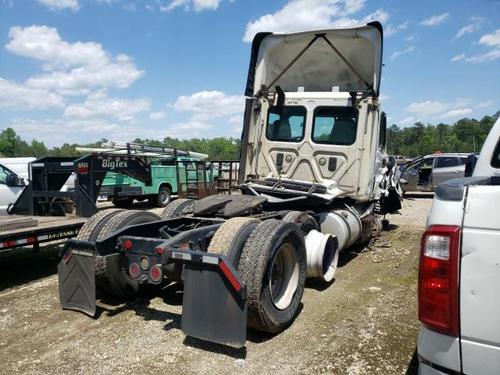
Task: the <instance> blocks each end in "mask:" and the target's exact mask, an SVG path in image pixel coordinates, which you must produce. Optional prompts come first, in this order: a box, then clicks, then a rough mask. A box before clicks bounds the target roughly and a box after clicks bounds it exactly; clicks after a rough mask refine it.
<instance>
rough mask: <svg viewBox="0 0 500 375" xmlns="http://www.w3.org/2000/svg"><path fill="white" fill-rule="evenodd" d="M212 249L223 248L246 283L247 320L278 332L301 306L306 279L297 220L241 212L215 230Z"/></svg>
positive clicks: (257, 327) (304, 251)
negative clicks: (260, 220) (255, 217)
mask: <svg viewBox="0 0 500 375" xmlns="http://www.w3.org/2000/svg"><path fill="white" fill-rule="evenodd" d="M208 251H209V252H212V253H219V254H224V255H225V256H226V257H227V258H228V259H229V261H230V262H232V264H233V266H234V267H235V268H237V269H238V271H239V273H240V276H241V278H242V281H243V282H244V283H245V285H246V286H247V301H248V325H249V326H250V327H251V328H254V329H256V330H259V331H265V332H270V333H277V332H281V331H283V330H284V329H285V328H287V327H288V326H289V325H290V324H291V323H292V322H293V320H294V319H295V317H296V316H297V314H298V312H299V307H300V302H301V300H302V295H303V293H304V286H305V280H306V250H305V244H304V236H303V234H302V232H301V230H300V228H299V227H298V226H297V224H295V223H291V222H284V221H280V220H274V219H270V220H266V221H263V222H259V221H258V220H256V219H252V218H244V217H238V218H233V219H230V220H228V221H226V222H225V223H224V224H222V226H221V227H220V228H219V229H218V230H217V232H216V233H215V235H214V237H213V239H212V241H211V243H210V247H209V249H208Z"/></svg>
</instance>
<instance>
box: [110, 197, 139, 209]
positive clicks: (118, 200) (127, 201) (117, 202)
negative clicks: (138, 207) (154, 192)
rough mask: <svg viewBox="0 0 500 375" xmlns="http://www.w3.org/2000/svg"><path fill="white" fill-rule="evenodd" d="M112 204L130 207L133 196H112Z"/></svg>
mask: <svg viewBox="0 0 500 375" xmlns="http://www.w3.org/2000/svg"><path fill="white" fill-rule="evenodd" d="M112 202H113V205H114V206H115V207H118V208H130V207H132V203H134V199H133V198H113V200H112Z"/></svg>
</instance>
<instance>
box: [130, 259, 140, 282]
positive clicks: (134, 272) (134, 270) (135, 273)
mask: <svg viewBox="0 0 500 375" xmlns="http://www.w3.org/2000/svg"><path fill="white" fill-rule="evenodd" d="M128 273H129V275H130V277H132V278H134V279H137V278H138V277H139V275H140V273H141V269H140V268H139V265H138V264H137V263H132V264H131V265H130V266H129V267H128Z"/></svg>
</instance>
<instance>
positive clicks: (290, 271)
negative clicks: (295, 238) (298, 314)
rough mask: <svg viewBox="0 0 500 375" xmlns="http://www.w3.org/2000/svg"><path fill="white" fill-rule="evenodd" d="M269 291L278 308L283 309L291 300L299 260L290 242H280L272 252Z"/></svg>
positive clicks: (295, 288) (294, 288)
mask: <svg viewBox="0 0 500 375" xmlns="http://www.w3.org/2000/svg"><path fill="white" fill-rule="evenodd" d="M269 273H270V275H269V293H270V295H271V300H272V302H273V304H274V306H276V308H277V309H279V310H284V309H286V308H287V307H288V306H290V303H291V302H292V300H293V296H294V295H295V291H296V290H297V287H298V285H299V261H298V258H297V252H296V249H295V247H294V246H293V245H292V244H289V243H284V244H282V245H281V246H280V247H279V248H278V250H277V251H276V253H275V254H274V257H273V260H272V262H271V267H270V268H269Z"/></svg>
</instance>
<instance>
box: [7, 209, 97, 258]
mask: <svg viewBox="0 0 500 375" xmlns="http://www.w3.org/2000/svg"><path fill="white" fill-rule="evenodd" d="M87 220H88V219H87V218H81V217H76V216H23V215H11V216H6V217H0V251H2V250H7V249H12V248H15V247H19V246H27V245H33V246H35V247H38V244H39V243H41V242H48V241H54V240H59V239H64V238H71V237H74V236H76V235H77V234H78V231H79V230H80V228H81V227H82V225H83V224H84V223H85V222H86V221H87Z"/></svg>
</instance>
